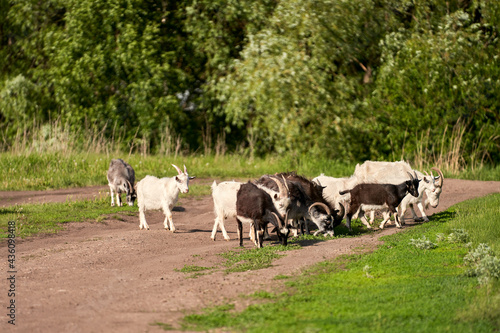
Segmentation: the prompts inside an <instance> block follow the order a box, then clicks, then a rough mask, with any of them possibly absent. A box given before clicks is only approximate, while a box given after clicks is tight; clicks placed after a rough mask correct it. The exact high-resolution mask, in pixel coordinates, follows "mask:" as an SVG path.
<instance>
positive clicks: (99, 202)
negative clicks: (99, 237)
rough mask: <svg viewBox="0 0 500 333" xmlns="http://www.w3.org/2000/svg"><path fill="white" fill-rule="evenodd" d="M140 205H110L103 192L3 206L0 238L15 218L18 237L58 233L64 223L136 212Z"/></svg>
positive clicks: (0, 216)
mask: <svg viewBox="0 0 500 333" xmlns="http://www.w3.org/2000/svg"><path fill="white" fill-rule="evenodd" d="M136 212H137V207H136V206H134V207H130V206H127V205H125V206H123V207H111V206H110V204H109V198H108V197H107V196H101V197H98V198H96V199H93V200H81V201H71V202H64V203H45V204H26V205H18V206H11V207H5V208H0V230H1V233H0V238H6V237H7V235H8V233H7V226H8V222H9V221H15V222H16V237H19V238H26V237H29V236H34V235H36V234H40V233H55V232H57V231H59V230H61V229H62V228H63V225H64V223H69V222H82V221H94V222H97V223H99V222H102V221H104V220H105V219H106V218H107V217H108V216H111V217H112V218H117V217H120V216H121V215H130V214H134V215H135V214H136Z"/></svg>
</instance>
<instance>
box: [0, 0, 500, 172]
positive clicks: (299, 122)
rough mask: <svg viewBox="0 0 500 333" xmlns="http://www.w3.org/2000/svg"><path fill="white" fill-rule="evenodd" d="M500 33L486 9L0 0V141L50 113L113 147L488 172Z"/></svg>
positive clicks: (497, 16)
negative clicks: (404, 162) (368, 161)
mask: <svg viewBox="0 0 500 333" xmlns="http://www.w3.org/2000/svg"><path fill="white" fill-rule="evenodd" d="M499 31H500V5H499V4H498V2H497V1H487V0H476V1H460V0H451V1H446V2H443V1H437V0H425V1H418V2H416V1H409V0H408V1H407V0H405V1H394V0H382V1H374V0H353V1H338V0H319V1H297V0H285V1H272V0H258V1H248V0H242V1H234V0H215V1H210V0H185V1H176V2H162V3H157V2H144V1H138V0H112V1H103V0H96V1H75V0H69V1H60V0H48V1H36V0H23V1H20V0H12V1H2V2H1V4H0V129H1V130H2V141H1V146H2V149H3V150H9V149H12V148H13V146H15V145H16V143H17V142H18V139H19V137H25V138H26V139H27V140H34V139H35V136H34V133H33V132H35V131H36V129H37V128H40V127H44V126H45V125H46V124H50V123H51V122H52V121H54V120H56V119H57V120H59V121H61V122H62V123H64V124H68V126H69V127H70V129H71V131H72V132H77V131H79V130H81V129H82V128H86V129H90V130H91V131H94V132H101V134H102V137H103V138H104V139H106V140H111V141H115V139H116V136H119V137H120V138H121V140H118V141H117V145H118V146H119V147H118V148H119V149H120V150H122V151H127V152H129V151H140V152H141V153H151V152H153V153H160V154H165V153H168V154H170V153H172V152H175V154H178V153H179V152H182V151H191V152H193V151H198V150H199V149H200V148H202V149H204V151H205V153H207V152H209V151H211V150H212V149H216V150H217V149H219V150H220V149H227V148H229V149H230V150H231V151H232V152H233V151H234V152H236V153H238V154H241V153H243V154H246V155H247V156H251V157H255V156H262V155H267V154H277V155H282V154H283V153H286V154H287V155H288V156H291V157H292V158H301V157H302V156H303V155H304V154H308V155H310V156H315V157H317V156H321V157H326V158H328V159H330V160H343V161H347V162H349V163H354V162H359V161H362V160H365V159H385V160H388V159H390V160H396V159H397V160H399V159H401V158H403V159H408V160H412V161H413V162H415V163H416V165H418V166H421V165H423V164H438V165H439V166H447V167H448V169H450V170H452V171H453V172H458V171H461V170H462V169H463V168H466V167H471V168H473V167H477V166H481V165H483V164H489V165H493V166H494V165H496V164H498V161H499V160H500V155H499V151H500V136H499V135H498V133H499V132H500V127H499V126H500V125H499V124H500V118H499V112H498V110H499V109H500V107H499V105H498V102H497V100H498V98H496V96H498V95H499V92H500V91H499V90H500V81H499V80H498V77H499V76H500V60H499V56H498V52H497V50H498V49H499V39H498V33H499ZM77 140H78V141H85V135H81V136H79V137H78V138H77ZM226 145H227V146H226ZM83 146H84V144H80V149H81V150H85V148H84V147H83Z"/></svg>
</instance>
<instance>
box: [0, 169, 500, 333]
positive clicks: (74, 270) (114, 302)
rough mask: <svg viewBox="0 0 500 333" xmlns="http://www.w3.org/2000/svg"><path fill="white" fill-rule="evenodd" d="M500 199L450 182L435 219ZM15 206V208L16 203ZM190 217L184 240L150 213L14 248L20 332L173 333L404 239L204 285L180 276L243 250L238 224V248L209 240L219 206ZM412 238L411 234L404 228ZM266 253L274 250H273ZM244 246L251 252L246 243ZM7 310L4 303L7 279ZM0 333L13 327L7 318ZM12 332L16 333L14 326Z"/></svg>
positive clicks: (182, 212)
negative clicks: (142, 224) (212, 312)
mask: <svg viewBox="0 0 500 333" xmlns="http://www.w3.org/2000/svg"><path fill="white" fill-rule="evenodd" d="M99 190H106V187H93V188H86V189H74V190H59V191H50V192H0V202H2V205H5V204H6V203H7V204H8V205H12V204H15V203H26V202H46V201H57V200H60V201H66V200H67V197H68V196H71V198H74V199H76V198H86V197H93V196H94V195H98V192H99ZM498 192H500V182H479V181H463V180H455V179H446V181H445V184H444V191H443V194H442V196H441V202H440V205H439V207H438V208H437V209H430V210H429V212H430V213H431V214H432V213H436V212H440V211H444V210H446V209H447V208H448V207H450V206H451V205H453V204H455V203H458V202H461V201H464V200H466V199H470V198H473V197H480V196H484V195H487V194H490V193H498ZM9 198H10V199H9ZM178 205H180V206H181V207H182V208H183V209H179V210H177V211H174V213H173V220H174V223H175V226H176V228H177V232H176V233H175V234H172V233H171V232H169V231H166V230H164V229H163V223H162V222H163V215H162V213H161V212H150V213H148V214H147V219H148V223H149V224H150V227H151V230H149V231H146V230H139V221H138V218H137V217H136V216H124V219H125V220H124V221H116V220H105V221H104V222H101V223H90V222H84V223H69V224H67V225H66V227H65V229H64V230H63V231H61V232H59V233H58V234H55V235H48V236H39V237H33V238H31V239H27V240H22V241H20V242H19V243H18V244H17V247H16V258H17V264H18V267H19V268H18V273H17V276H16V288H17V290H16V304H17V309H18V311H17V314H16V315H17V316H16V327H15V328H14V330H13V331H19V332H160V331H162V330H161V329H160V328H159V327H158V326H155V325H152V324H153V323H155V322H163V323H167V324H171V325H173V326H174V327H175V326H176V325H177V322H178V320H179V319H180V318H181V317H182V316H184V314H185V313H189V312H190V311H193V310H196V309H199V308H201V307H205V306H210V305H215V304H220V303H222V302H224V301H226V300H234V301H235V302H236V304H237V307H238V308H241V307H243V306H245V305H246V302H247V301H246V300H244V299H241V298H238V295H241V294H248V293H252V292H254V291H256V290H261V289H266V290H272V289H273V288H275V287H276V286H278V285H280V284H281V282H279V281H273V277H274V276H276V275H279V274H297V273H299V272H300V271H301V270H302V269H304V268H306V267H309V266H310V265H312V264H314V263H317V262H320V261H323V260H326V259H332V258H334V257H336V256H338V255H341V254H346V253H352V252H353V250H354V249H359V248H363V249H365V250H367V251H368V250H371V249H374V248H376V246H377V245H379V244H380V241H379V237H380V236H382V235H388V234H392V233H394V232H398V231H399V230H397V229H396V228H394V226H393V225H392V226H389V227H388V228H386V229H385V230H383V231H377V232H375V233H370V234H366V235H363V236H360V237H357V238H345V239H336V240H329V241H325V242H320V243H314V244H310V245H309V246H305V247H304V248H303V249H301V250H298V251H290V252H288V254H287V256H285V257H283V258H281V259H279V260H277V261H275V262H274V264H273V266H272V267H270V268H267V269H263V270H259V271H258V273H256V272H244V273H233V274H229V275H226V274H224V273H222V272H220V271H217V272H214V273H212V274H209V275H204V276H200V277H198V278H196V279H187V278H186V275H185V274H184V273H181V272H177V271H175V269H181V268H183V267H184V266H185V265H198V266H214V265H216V264H218V263H220V262H221V260H222V259H221V258H220V256H218V255H217V254H218V253H221V252H224V251H227V250H230V249H233V248H235V247H236V246H237V245H238V243H237V240H236V228H235V226H236V223H234V221H228V222H227V224H226V226H227V229H228V233H229V236H230V237H231V241H229V242H226V241H224V240H223V238H222V235H221V234H220V232H218V234H217V237H218V238H217V240H216V241H215V242H213V241H212V240H211V239H210V232H211V230H212V226H213V218H214V216H213V203H212V200H211V197H202V198H196V199H192V198H182V197H181V199H180V200H179V204H178ZM403 230H404V229H403ZM265 245H267V246H268V244H265ZM245 246H246V247H247V248H251V247H252V245H251V244H250V241H249V240H248V239H247V240H246V241H245ZM0 250H1V251H3V252H4V255H3V257H2V258H4V259H2V263H1V267H2V272H6V271H7V269H6V266H7V265H6V264H7V263H6V258H7V257H6V256H7V249H6V244H5V243H2V245H1V246H0ZM2 280H4V282H3V283H2V286H3V287H2V290H0V294H1V295H2V298H1V300H2V303H1V304H2V306H3V305H4V304H6V302H7V300H6V298H7V295H6V294H7V293H6V290H7V289H6V288H7V286H6V283H5V279H3V278H2ZM2 318H4V319H3V322H2V323H1V324H0V327H1V331H4V328H6V326H7V325H8V324H7V323H6V317H5V316H2ZM10 326H11V325H9V327H7V328H8V329H9V330H8V331H10V330H12V327H10Z"/></svg>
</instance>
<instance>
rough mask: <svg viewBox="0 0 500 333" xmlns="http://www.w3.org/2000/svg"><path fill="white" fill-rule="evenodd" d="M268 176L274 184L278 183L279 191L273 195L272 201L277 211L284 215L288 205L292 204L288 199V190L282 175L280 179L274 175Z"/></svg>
mask: <svg viewBox="0 0 500 333" xmlns="http://www.w3.org/2000/svg"><path fill="white" fill-rule="evenodd" d="M270 178H271V179H272V180H273V181H274V182H275V183H276V185H278V189H279V193H277V194H275V195H274V197H273V201H274V202H275V204H276V209H277V210H278V212H279V213H280V214H281V215H282V216H284V215H285V214H286V213H287V212H288V207H290V205H291V204H292V200H291V199H290V190H289V188H288V185H287V183H286V180H285V178H283V176H282V177H281V179H279V178H278V177H274V176H272V177H270Z"/></svg>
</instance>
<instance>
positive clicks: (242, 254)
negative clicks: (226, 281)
mask: <svg viewBox="0 0 500 333" xmlns="http://www.w3.org/2000/svg"><path fill="white" fill-rule="evenodd" d="M266 245H267V244H266ZM299 248H300V246H299V245H297V244H295V245H287V246H283V245H276V246H269V245H267V246H264V247H263V248H261V249H258V248H254V249H250V250H249V249H236V250H230V251H227V252H223V253H221V254H220V256H221V257H222V258H224V259H225V262H224V266H225V270H224V271H225V272H226V273H234V272H245V271H250V270H257V269H262V268H267V267H270V266H271V265H272V262H273V260H274V259H277V258H280V257H282V256H283V254H281V253H280V252H284V251H289V250H296V249H299Z"/></svg>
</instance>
